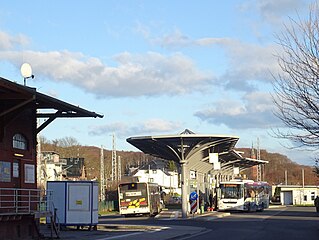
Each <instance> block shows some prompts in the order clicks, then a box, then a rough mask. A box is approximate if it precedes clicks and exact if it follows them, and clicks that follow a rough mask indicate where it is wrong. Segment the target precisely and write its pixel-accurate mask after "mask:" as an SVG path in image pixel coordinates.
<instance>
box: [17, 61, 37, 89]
mask: <svg viewBox="0 0 319 240" xmlns="http://www.w3.org/2000/svg"><path fill="white" fill-rule="evenodd" d="M20 71H21V75H22V77H23V78H24V85H25V81H26V79H27V78H34V75H32V68H31V65H30V64H29V63H23V64H22V66H21V69H20Z"/></svg>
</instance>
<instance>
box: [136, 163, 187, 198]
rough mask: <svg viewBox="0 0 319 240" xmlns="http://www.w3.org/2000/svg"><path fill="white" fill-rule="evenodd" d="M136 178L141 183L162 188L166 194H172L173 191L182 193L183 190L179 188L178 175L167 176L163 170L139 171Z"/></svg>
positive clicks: (174, 173) (175, 173)
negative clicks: (154, 184) (153, 184)
mask: <svg viewBox="0 0 319 240" xmlns="http://www.w3.org/2000/svg"><path fill="white" fill-rule="evenodd" d="M134 176H136V177H138V178H139V181H140V182H154V183H157V184H158V185H160V186H162V187H163V188H164V189H163V190H164V191H165V192H166V193H169V192H170V189H172V191H173V192H177V193H178V194H180V193H181V190H180V189H179V188H178V173H177V172H171V173H170V175H167V174H166V173H165V172H163V170H161V169H157V170H138V171H137V173H136V174H134Z"/></svg>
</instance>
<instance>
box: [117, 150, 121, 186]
mask: <svg viewBox="0 0 319 240" xmlns="http://www.w3.org/2000/svg"><path fill="white" fill-rule="evenodd" d="M117 165H118V169H117V180H118V181H119V182H120V181H121V175H122V169H121V156H118V157H117Z"/></svg>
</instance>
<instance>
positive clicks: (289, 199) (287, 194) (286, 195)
mask: <svg viewBox="0 0 319 240" xmlns="http://www.w3.org/2000/svg"><path fill="white" fill-rule="evenodd" d="M283 195H284V197H283V199H284V205H292V204H293V201H292V191H287V192H283Z"/></svg>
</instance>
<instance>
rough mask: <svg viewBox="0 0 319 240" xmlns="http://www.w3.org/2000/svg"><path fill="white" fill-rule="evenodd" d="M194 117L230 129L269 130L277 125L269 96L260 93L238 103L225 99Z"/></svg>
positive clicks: (247, 95) (254, 93) (252, 94)
mask: <svg viewBox="0 0 319 240" xmlns="http://www.w3.org/2000/svg"><path fill="white" fill-rule="evenodd" d="M194 115H195V116H197V117H199V118H200V119H201V120H203V121H207V122H209V123H213V124H217V125H222V124H224V125H226V126H227V127H229V128H230V129H249V128H269V127H273V126H275V124H279V120H278V119H276V117H275V116H274V115H273V103H272V99H271V96H270V95H269V94H266V93H261V92H253V93H249V94H246V95H245V96H244V97H243V98H242V99H241V100H240V101H239V100H238V101H236V100H230V99H227V98H225V100H221V101H218V102H214V103H212V104H211V106H210V107H207V108H205V109H202V110H200V111H197V112H196V113H195V114H194Z"/></svg>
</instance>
